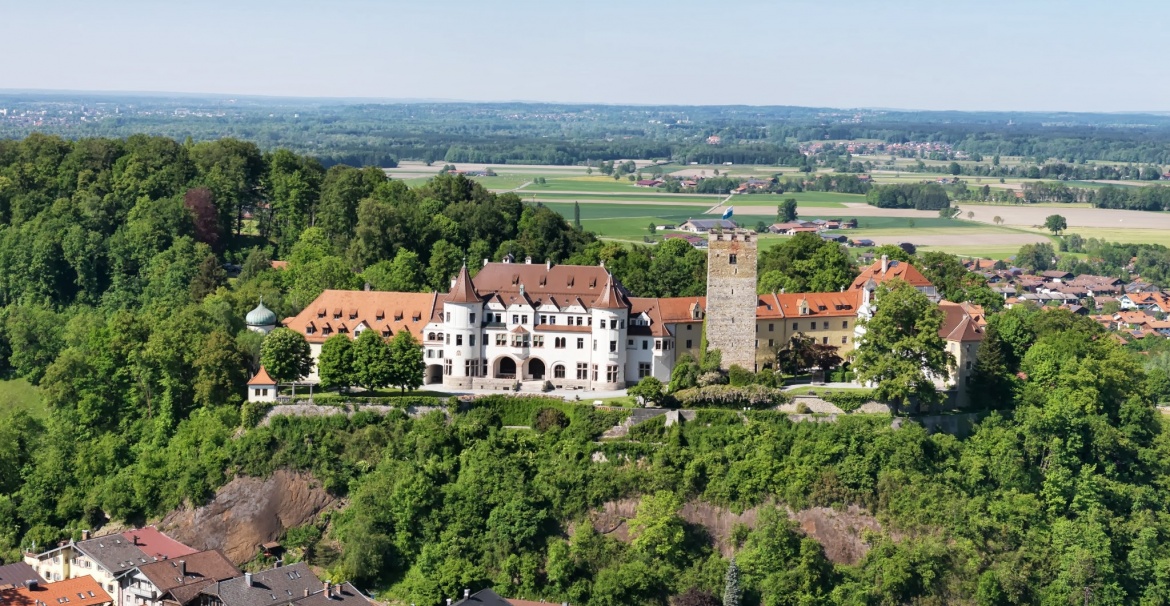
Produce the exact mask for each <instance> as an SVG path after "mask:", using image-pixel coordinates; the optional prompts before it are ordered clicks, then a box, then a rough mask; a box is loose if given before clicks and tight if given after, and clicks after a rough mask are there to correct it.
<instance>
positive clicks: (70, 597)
mask: <svg viewBox="0 0 1170 606" xmlns="http://www.w3.org/2000/svg"><path fill="white" fill-rule="evenodd" d="M37 602H40V603H41V604H45V605H46V606H78V605H79V604H84V605H85V606H89V605H91V604H108V603H110V602H113V600H112V599H111V598H110V594H108V593H106V591H105V590H104V589H102V586H101V585H99V584H98V582H97V581H95V580H94V578H93V577H91V576H82V577H76V578H72V579H66V580H64V581H57V582H56V583H43V584H39V583H38V584H37V587H36V589H29V588H27V587H17V588H13V589H5V590H2V591H0V604H3V605H4V606H35V605H36V603H37Z"/></svg>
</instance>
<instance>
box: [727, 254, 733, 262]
mask: <svg viewBox="0 0 1170 606" xmlns="http://www.w3.org/2000/svg"><path fill="white" fill-rule="evenodd" d="M727 263H728V264H729V265H735V255H733V254H732V255H727Z"/></svg>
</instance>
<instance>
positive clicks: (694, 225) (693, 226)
mask: <svg viewBox="0 0 1170 606" xmlns="http://www.w3.org/2000/svg"><path fill="white" fill-rule="evenodd" d="M678 228H679V229H680V230H682V231H689V232H692V233H696V234H705V233H707V232H709V231H711V230H713V229H724V230H733V229H735V228H736V225H735V221H731V220H729V219H687V220H686V221H684V222H683V223H682V224H681V225H679V226H678Z"/></svg>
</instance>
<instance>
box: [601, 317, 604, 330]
mask: <svg viewBox="0 0 1170 606" xmlns="http://www.w3.org/2000/svg"><path fill="white" fill-rule="evenodd" d="M601 327H602V328H605V318H602V319H601Z"/></svg>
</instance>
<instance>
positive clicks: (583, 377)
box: [577, 362, 589, 381]
mask: <svg viewBox="0 0 1170 606" xmlns="http://www.w3.org/2000/svg"><path fill="white" fill-rule="evenodd" d="M577 380H578V381H588V380H589V365H588V364H586V363H584V362H577Z"/></svg>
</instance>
